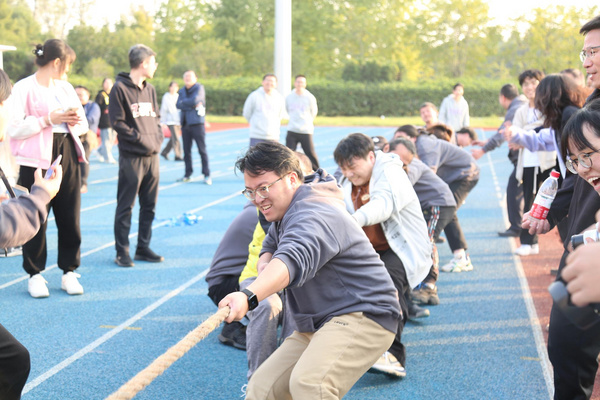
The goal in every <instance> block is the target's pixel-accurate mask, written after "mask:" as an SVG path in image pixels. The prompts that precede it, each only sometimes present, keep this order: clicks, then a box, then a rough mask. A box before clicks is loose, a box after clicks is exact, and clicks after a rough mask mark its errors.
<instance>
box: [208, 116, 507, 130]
mask: <svg viewBox="0 0 600 400" xmlns="http://www.w3.org/2000/svg"><path fill="white" fill-rule="evenodd" d="M207 119H208V121H209V122H214V123H227V124H245V123H247V122H246V119H245V118H244V117H242V116H230V115H209V116H208V117H207ZM502 121H503V118H502V117H498V116H490V117H473V118H471V126H472V127H475V128H497V127H498V126H500V124H501V123H502ZM283 122H284V123H286V122H287V121H283ZM406 124H414V125H421V124H423V121H422V120H421V118H420V117H386V118H381V117H321V116H317V119H316V120H315V125H320V126H401V125H406Z"/></svg>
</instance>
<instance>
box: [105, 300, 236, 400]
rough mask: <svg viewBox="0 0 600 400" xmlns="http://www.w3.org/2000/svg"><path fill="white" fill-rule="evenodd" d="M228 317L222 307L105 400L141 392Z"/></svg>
mask: <svg viewBox="0 0 600 400" xmlns="http://www.w3.org/2000/svg"><path fill="white" fill-rule="evenodd" d="M228 315H229V307H223V308H221V309H220V310H219V311H217V312H216V313H215V314H213V315H211V316H210V317H209V318H208V319H207V320H206V321H204V322H203V323H202V324H200V325H199V326H198V327H196V329H194V330H193V331H191V332H190V333H188V334H187V335H185V337H184V338H183V339H181V340H180V341H179V343H177V344H176V345H174V346H173V347H171V348H170V349H169V350H167V351H166V352H165V353H164V354H163V355H161V356H160V357H158V358H157V359H156V360H154V361H153V362H152V364H150V365H149V366H147V367H146V368H145V369H144V370H142V371H140V372H139V373H138V374H137V375H136V376H134V377H133V378H131V379H130V380H129V382H127V383H126V384H124V385H123V386H121V388H119V390H117V391H116V392H114V393H113V394H111V395H110V396H108V397H107V398H106V400H130V399H132V398H133V397H134V396H135V395H136V394H138V393H139V392H141V391H142V390H143V389H144V388H145V387H146V386H148V385H149V384H150V383H152V381H153V380H154V378H156V377H157V376H158V375H160V374H162V373H163V372H165V371H166V370H167V368H169V367H170V366H171V364H173V363H174V362H175V361H177V360H179V359H180V358H181V357H183V355H184V354H185V353H187V352H188V350H190V349H191V348H192V347H194V346H195V345H197V344H198V342H200V341H201V340H202V339H204V338H205V337H206V336H208V335H209V334H210V333H211V332H212V331H214V330H215V329H217V327H218V326H219V325H221V322H223V320H225V318H227V316H228Z"/></svg>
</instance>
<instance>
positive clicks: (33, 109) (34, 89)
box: [7, 75, 88, 169]
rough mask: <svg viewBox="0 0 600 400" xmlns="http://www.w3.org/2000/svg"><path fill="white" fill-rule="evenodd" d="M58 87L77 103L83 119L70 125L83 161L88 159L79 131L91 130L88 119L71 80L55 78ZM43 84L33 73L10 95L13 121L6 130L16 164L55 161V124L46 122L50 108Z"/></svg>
mask: <svg viewBox="0 0 600 400" xmlns="http://www.w3.org/2000/svg"><path fill="white" fill-rule="evenodd" d="M54 83H55V85H56V89H57V91H63V93H62V95H64V98H68V100H69V102H70V103H71V104H72V106H75V105H78V106H79V109H78V110H77V114H78V115H79V116H80V117H81V122H79V123H78V124H77V125H74V126H70V125H67V126H68V128H69V131H70V134H71V137H72V138H73V142H74V143H75V149H76V151H77V156H78V158H79V161H80V162H87V160H86V159H85V152H84V150H83V145H82V144H81V141H80V140H79V135H82V134H84V133H86V132H87V131H88V123H87V119H86V117H85V112H84V111H83V107H82V106H81V102H80V101H79V98H78V97H77V93H76V92H75V89H73V86H71V84H70V83H68V82H65V81H59V80H55V81H54ZM42 93H43V88H41V87H40V85H39V84H38V82H37V79H36V77H35V75H31V76H29V77H27V78H25V79H22V80H20V81H19V82H17V83H16V84H15V86H14V88H13V91H12V95H11V97H10V99H9V104H10V110H11V122H10V124H9V126H8V128H7V132H8V134H9V136H10V137H11V141H10V147H11V150H12V153H13V155H14V156H15V158H16V161H17V164H19V165H25V166H28V167H33V168H42V169H47V168H48V167H49V166H50V163H51V162H52V140H53V133H52V125H47V124H46V121H45V117H46V116H47V115H48V113H49V112H50V110H49V109H48V103H47V100H46V99H45V97H44V96H43V94H42Z"/></svg>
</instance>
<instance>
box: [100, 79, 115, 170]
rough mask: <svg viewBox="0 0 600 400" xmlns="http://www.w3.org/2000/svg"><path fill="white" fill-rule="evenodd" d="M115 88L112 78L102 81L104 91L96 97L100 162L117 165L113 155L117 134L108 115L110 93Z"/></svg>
mask: <svg viewBox="0 0 600 400" xmlns="http://www.w3.org/2000/svg"><path fill="white" fill-rule="evenodd" d="M112 87H113V81H112V79H110V78H104V81H102V90H101V91H99V92H98V94H97V95H96V104H98V105H99V106H100V122H99V123H98V128H100V141H101V143H100V146H99V147H98V155H99V157H100V162H107V163H109V164H116V163H117V162H116V161H115V158H114V157H113V154H112V148H113V143H114V142H115V138H116V133H115V131H114V130H113V129H112V128H111V126H110V116H109V115H108V105H109V101H110V91H111V90H112Z"/></svg>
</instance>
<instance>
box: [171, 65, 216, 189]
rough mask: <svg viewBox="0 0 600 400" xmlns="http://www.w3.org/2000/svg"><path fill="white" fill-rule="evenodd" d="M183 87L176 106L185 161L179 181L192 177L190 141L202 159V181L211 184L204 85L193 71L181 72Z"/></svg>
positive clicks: (187, 180)
mask: <svg viewBox="0 0 600 400" xmlns="http://www.w3.org/2000/svg"><path fill="white" fill-rule="evenodd" d="M183 83H184V85H185V87H183V88H181V89H180V90H179V98H178V99H177V108H178V109H180V110H181V127H182V129H181V138H182V139H183V161H185V175H184V176H183V178H181V179H179V181H180V182H189V181H190V180H191V179H192V173H193V172H194V168H193V166H192V143H193V142H196V146H198V153H200V159H201V161H202V174H203V175H204V183H206V184H207V185H212V179H211V177H210V167H209V166H208V153H207V152H206V131H205V128H204V116H205V114H206V95H205V93H204V85H201V84H200V83H198V78H197V77H196V73H195V72H194V71H186V72H185V73H184V74H183Z"/></svg>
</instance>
